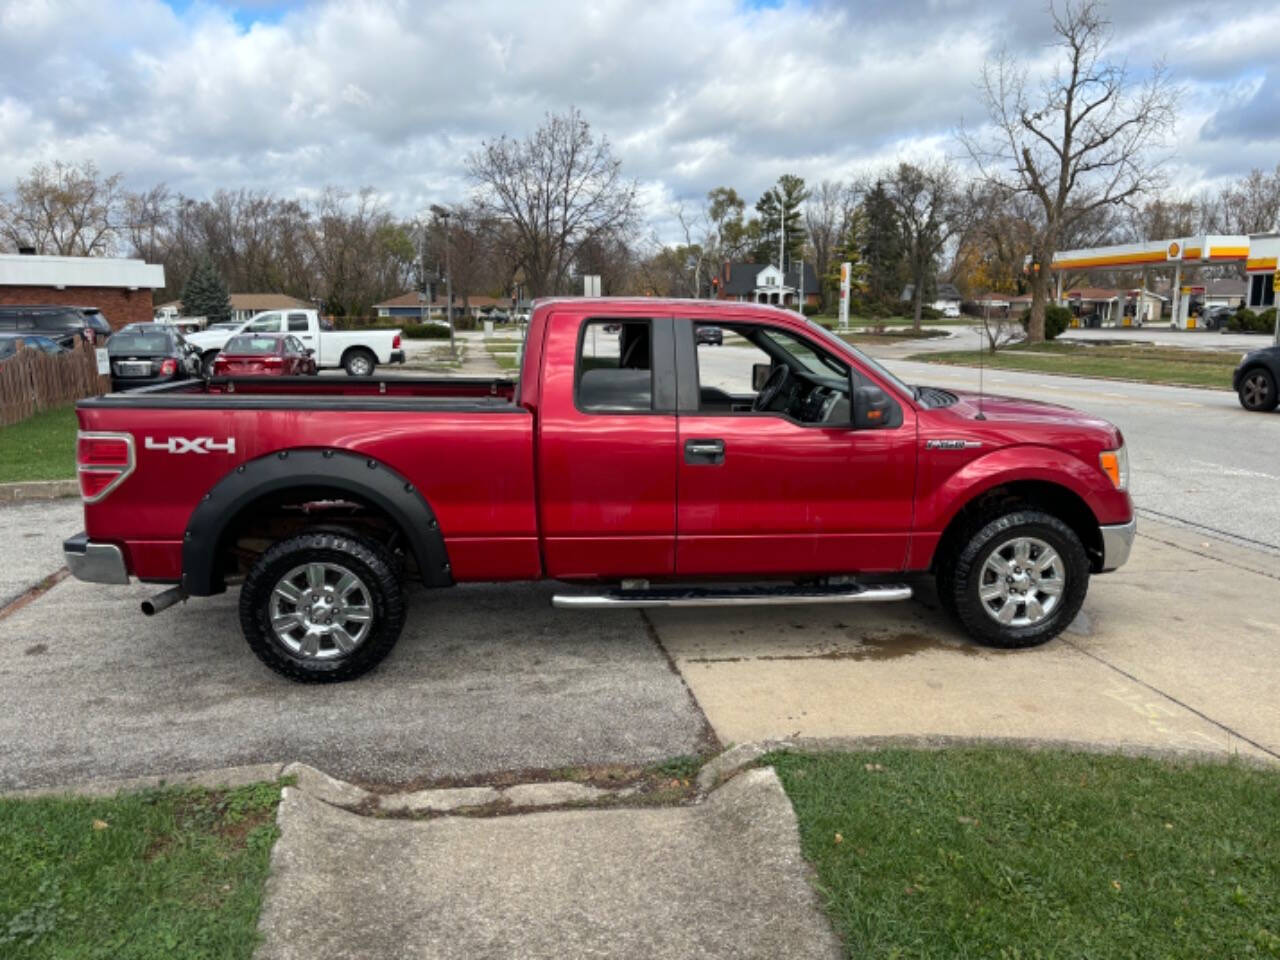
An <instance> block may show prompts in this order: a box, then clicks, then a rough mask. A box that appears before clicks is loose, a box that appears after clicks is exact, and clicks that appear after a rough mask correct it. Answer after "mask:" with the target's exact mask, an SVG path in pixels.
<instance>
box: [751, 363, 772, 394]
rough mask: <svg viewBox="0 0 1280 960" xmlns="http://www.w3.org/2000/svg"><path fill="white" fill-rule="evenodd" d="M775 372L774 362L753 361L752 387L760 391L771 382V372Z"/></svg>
mask: <svg viewBox="0 0 1280 960" xmlns="http://www.w3.org/2000/svg"><path fill="white" fill-rule="evenodd" d="M772 372H773V364H770V363H753V364H752V365H751V389H752V390H754V391H756V393H759V392H760V391H761V390H763V389H764V385H765V384H766V383H768V382H769V374H771V373H772Z"/></svg>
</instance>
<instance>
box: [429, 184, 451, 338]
mask: <svg viewBox="0 0 1280 960" xmlns="http://www.w3.org/2000/svg"><path fill="white" fill-rule="evenodd" d="M431 212H432V213H434V214H435V215H436V216H437V217H439V218H440V220H442V221H443V222H444V289H445V294H444V296H445V305H444V315H445V318H446V319H447V320H448V323H449V355H450V356H451V357H453V359H454V360H457V359H458V344H457V341H456V340H455V339H454V335H453V266H452V264H451V262H450V259H449V256H450V255H449V248H450V247H452V246H453V239H452V237H450V235H449V211H448V210H446V209H445V208H444V207H442V206H440V205H439V204H438V203H433V204H432V205H431Z"/></svg>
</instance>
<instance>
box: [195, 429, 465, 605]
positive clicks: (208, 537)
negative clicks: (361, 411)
mask: <svg viewBox="0 0 1280 960" xmlns="http://www.w3.org/2000/svg"><path fill="white" fill-rule="evenodd" d="M301 487H328V488H330V489H334V490H339V491H344V492H346V493H350V494H352V495H353V496H355V497H358V498H360V499H362V500H365V501H367V502H369V503H370V504H372V505H373V506H375V507H377V508H378V509H380V510H382V511H383V512H384V513H386V514H387V516H389V517H390V518H391V519H392V520H393V521H394V522H395V523H396V525H397V526H398V527H399V528H400V530H401V532H402V533H403V534H404V536H405V539H406V540H407V541H408V543H409V547H410V549H412V551H413V555H414V559H415V560H416V561H417V563H418V570H419V571H420V572H421V574H422V581H423V583H425V584H426V585H427V586H429V587H447V586H450V585H451V584H452V583H453V575H452V572H451V568H450V566H449V555H448V551H447V550H446V549H445V544H444V534H443V533H441V531H440V524H439V522H438V521H437V520H436V515H435V513H434V511H432V509H431V505H430V504H428V503H427V501H426V498H425V497H423V496H422V493H421V492H420V491H419V490H418V488H417V487H415V486H414V485H413V484H412V483H410V482H409V481H408V480H407V479H405V477H404V476H403V475H402V474H400V473H397V472H396V471H395V470H393V469H391V468H390V467H388V466H387V465H386V464H384V463H381V462H380V461H378V460H375V459H373V458H371V457H363V456H360V455H359V454H355V453H350V452H346V451H342V450H316V449H306V450H281V451H279V452H278V453H271V454H267V455H266V456H262V457H258V458H257V459H254V460H249V461H247V462H245V463H242V464H240V466H238V467H236V468H235V469H234V470H233V471H231V472H230V473H229V474H227V475H226V476H225V477H223V478H222V479H221V480H219V481H218V482H217V483H216V484H214V485H213V487H212V489H210V490H209V492H208V493H206V494H205V495H204V497H203V498H201V500H200V503H199V504H198V505H197V506H196V508H195V510H193V511H192V513H191V518H190V519H189V520H188V521H187V529H186V532H185V533H184V534H183V538H182V587H183V589H184V590H185V591H186V592H187V593H188V594H190V595H191V596H193V597H207V596H210V595H212V594H215V593H221V592H223V591H224V590H225V589H226V583H225V582H224V581H223V578H222V571H221V569H220V568H219V547H220V545H221V543H222V538H223V535H224V534H225V533H226V532H227V528H228V527H229V526H230V524H231V523H232V521H233V520H234V519H235V518H236V517H237V516H238V515H239V514H240V512H241V511H242V510H243V509H244V508H245V507H247V506H249V504H251V503H253V501H255V500H257V499H259V498H261V497H264V496H268V495H270V494H273V493H283V492H285V491H287V490H289V489H290V488H301Z"/></svg>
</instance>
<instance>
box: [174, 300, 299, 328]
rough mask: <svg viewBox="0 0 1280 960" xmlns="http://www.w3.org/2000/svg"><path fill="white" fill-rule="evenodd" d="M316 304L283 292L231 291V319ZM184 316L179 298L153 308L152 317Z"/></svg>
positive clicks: (242, 321) (297, 308)
mask: <svg viewBox="0 0 1280 960" xmlns="http://www.w3.org/2000/svg"><path fill="white" fill-rule="evenodd" d="M315 307H316V305H315V304H314V303H310V302H308V301H306V300H299V299H298V298H297V297H290V296H286V295H285V294H283V293H233V294H231V320H233V321H235V322H236V323H244V322H245V321H247V320H249V319H251V318H252V317H254V316H256V315H257V314H259V313H265V312H266V311H268V310H314V309H315ZM181 316H184V314H183V312H182V301H181V300H170V301H168V302H167V303H162V304H160V305H159V306H157V307H156V308H155V311H154V319H156V320H170V321H172V320H177V319H178V318H179V317H181Z"/></svg>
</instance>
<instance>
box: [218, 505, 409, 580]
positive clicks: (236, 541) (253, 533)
mask: <svg viewBox="0 0 1280 960" xmlns="http://www.w3.org/2000/svg"><path fill="white" fill-rule="evenodd" d="M310 529H329V530H335V529H341V530H344V531H350V532H352V533H358V534H361V535H363V536H365V537H368V538H370V539H372V540H375V541H377V542H378V543H381V544H382V545H383V546H385V547H387V549H388V550H390V551H391V552H392V553H393V554H394V555H395V556H396V557H398V558H400V560H401V561H402V562H403V563H404V565H405V570H406V572H413V573H417V562H416V558H415V557H414V552H413V550H412V549H411V548H410V544H409V542H408V540H407V532H406V531H405V530H402V529H401V527H400V525H399V524H398V523H397V522H396V520H395V519H394V518H393V517H392V516H391V515H390V514H389V513H387V512H386V511H385V510H382V509H381V508H379V507H378V506H377V505H376V504H374V503H373V502H372V501H370V500H368V499H366V498H363V497H361V496H359V495H358V494H353V493H351V492H350V491H348V490H340V489H337V488H332V487H324V486H303V487H290V488H289V489H286V490H280V491H274V492H272V493H268V494H264V495H263V496H261V497H259V498H257V499H256V500H253V501H252V502H250V503H248V504H246V505H245V506H244V507H243V508H242V509H241V510H240V511H239V512H237V513H236V514H235V516H233V517H232V518H231V520H230V522H228V523H227V525H226V527H225V528H224V529H223V532H222V535H221V537H219V539H218V545H217V548H216V553H217V560H216V562H217V565H218V570H219V571H220V573H221V575H222V576H223V577H224V578H229V577H235V576H240V575H243V574H244V573H245V572H247V571H248V569H249V567H250V566H252V565H253V563H254V561H255V560H256V559H257V558H258V556H259V555H261V554H262V553H263V552H264V551H266V549H267V548H268V547H270V546H271V544H273V543H275V542H276V541H278V540H282V539H284V538H286V537H290V536H293V535H295V534H297V533H299V532H301V531H302V530H310Z"/></svg>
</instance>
